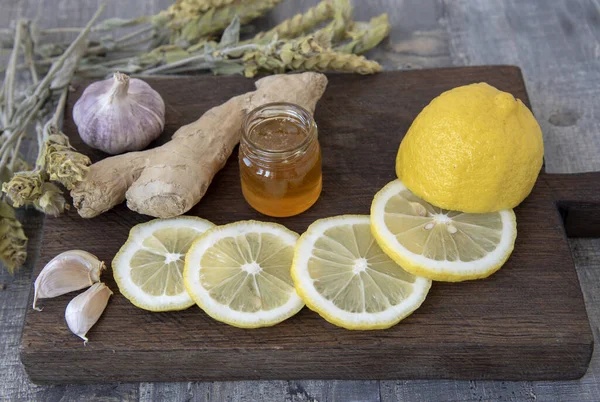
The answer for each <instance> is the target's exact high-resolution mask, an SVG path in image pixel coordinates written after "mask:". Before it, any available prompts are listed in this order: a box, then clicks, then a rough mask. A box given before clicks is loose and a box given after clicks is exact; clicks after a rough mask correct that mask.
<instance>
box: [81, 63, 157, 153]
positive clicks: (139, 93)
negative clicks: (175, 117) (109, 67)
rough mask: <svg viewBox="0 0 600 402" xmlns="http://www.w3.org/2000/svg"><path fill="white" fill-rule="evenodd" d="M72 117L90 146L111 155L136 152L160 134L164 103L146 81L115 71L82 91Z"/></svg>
mask: <svg viewBox="0 0 600 402" xmlns="http://www.w3.org/2000/svg"><path fill="white" fill-rule="evenodd" d="M73 120H74V121H75V124H76V125H77V129H78V130H79V135H80V136H81V139H82V140H83V141H84V142H85V143H86V144H88V145H89V146H90V147H92V148H96V149H100V150H102V151H104V152H106V153H109V154H111V155H115V154H120V153H123V152H127V151H140V150H142V149H144V148H146V147H147V146H148V144H150V143H151V142H152V141H154V140H155V139H156V138H157V137H158V136H159V135H160V133H162V131H163V128H164V126H165V103H164V102H163V100H162V98H161V97H160V95H159V94H158V92H156V91H155V90H154V89H152V88H151V87H150V85H148V84H147V83H146V82H144V81H142V80H139V79H137V78H131V79H130V78H129V77H128V76H127V75H125V74H121V73H115V75H114V76H113V78H109V79H107V80H104V81H98V82H94V83H93V84H91V85H90V86H88V87H87V88H86V89H85V91H83V94H82V95H81V98H79V100H78V101H77V103H75V106H74V107H73Z"/></svg>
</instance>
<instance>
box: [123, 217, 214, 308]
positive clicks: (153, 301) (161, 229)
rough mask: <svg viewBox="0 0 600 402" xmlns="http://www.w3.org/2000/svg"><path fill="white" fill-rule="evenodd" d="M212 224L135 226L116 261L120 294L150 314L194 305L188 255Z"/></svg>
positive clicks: (184, 220)
mask: <svg viewBox="0 0 600 402" xmlns="http://www.w3.org/2000/svg"><path fill="white" fill-rule="evenodd" d="M213 226H214V224H212V223H211V222H209V221H207V220H204V219H200V218H195V217H191V216H180V217H178V218H174V219H155V220H152V221H150V222H146V223H142V224H139V225H136V226H134V227H133V228H132V229H131V231H130V232H129V238H128V239H127V241H126V242H125V244H123V246H122V247H121V249H120V250H119V252H118V253H117V255H116V256H115V258H114V259H113V261H112V269H113V274H114V277H115V281H116V282H117V285H118V286H119V290H120V291H121V293H122V294H123V296H125V297H126V298H127V299H129V301H130V302H132V303H133V304H134V305H136V306H137V307H139V308H142V309H145V310H150V311H170V310H183V309H186V308H188V307H190V306H192V305H193V304H194V301H193V300H192V298H191V297H190V296H189V295H188V293H187V291H186V290H185V285H184V283H183V276H182V272H183V268H184V259H185V254H186V253H187V251H188V249H189V248H190V246H191V245H192V243H193V242H194V240H196V238H197V237H198V236H199V235H200V234H202V233H204V232H205V231H206V230H208V229H210V228H211V227H213Z"/></svg>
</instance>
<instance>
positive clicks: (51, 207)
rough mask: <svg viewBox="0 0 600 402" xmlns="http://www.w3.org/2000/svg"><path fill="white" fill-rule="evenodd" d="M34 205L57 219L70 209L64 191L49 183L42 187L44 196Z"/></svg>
mask: <svg viewBox="0 0 600 402" xmlns="http://www.w3.org/2000/svg"><path fill="white" fill-rule="evenodd" d="M33 205H34V207H35V209H37V210H38V211H40V212H43V213H44V214H46V215H50V216H53V217H55V218H56V217H57V216H59V215H60V214H62V213H63V212H64V211H65V209H67V208H68V204H67V201H66V200H65V197H64V195H63V192H62V190H61V189H60V188H58V187H57V186H55V185H54V184H52V183H48V182H46V183H44V184H43V185H42V195H41V196H40V197H39V198H38V199H37V200H35V201H34V202H33Z"/></svg>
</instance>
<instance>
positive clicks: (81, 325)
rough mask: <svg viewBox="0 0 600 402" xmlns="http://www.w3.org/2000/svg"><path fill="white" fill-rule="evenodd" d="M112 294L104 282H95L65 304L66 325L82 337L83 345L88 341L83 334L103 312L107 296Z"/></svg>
mask: <svg viewBox="0 0 600 402" xmlns="http://www.w3.org/2000/svg"><path fill="white" fill-rule="evenodd" d="M112 294H113V292H112V291H111V290H110V289H109V288H108V287H107V286H106V285H105V284H104V283H102V282H100V283H95V284H94V285H93V286H92V287H91V288H89V289H88V290H86V291H85V292H83V293H82V294H80V295H78V296H76V297H75V298H74V299H73V300H71V302H70V303H69V304H68V305H67V309H66V310H65V320H66V321H67V325H68V326H69V329H70V330H71V332H72V333H74V334H75V335H77V336H78V337H80V338H81V339H83V341H84V342H83V344H84V345H85V344H87V341H88V338H87V337H86V336H85V335H86V334H87V333H88V331H89V330H90V328H92V327H93V326H94V324H95V323H96V321H98V319H99V318H100V316H101V315H102V313H103V312H104V309H105V308H106V305H107V304H108V298H109V297H110V296H111V295H112Z"/></svg>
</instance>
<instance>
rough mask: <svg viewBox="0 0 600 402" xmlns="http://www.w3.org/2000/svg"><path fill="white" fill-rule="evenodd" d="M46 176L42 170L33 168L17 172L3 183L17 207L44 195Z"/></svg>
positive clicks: (5, 190)
mask: <svg viewBox="0 0 600 402" xmlns="http://www.w3.org/2000/svg"><path fill="white" fill-rule="evenodd" d="M44 181H45V177H44V174H43V172H42V171H39V170H33V171H26V172H18V173H15V174H14V175H13V177H12V179H10V181H8V182H6V183H3V184H2V191H3V192H4V193H5V194H6V195H8V197H9V198H10V200H11V201H12V203H13V205H14V206H15V207H17V208H18V207H22V206H24V205H28V204H32V203H33V202H35V201H37V200H38V198H40V197H41V196H42V187H43V185H44Z"/></svg>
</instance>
